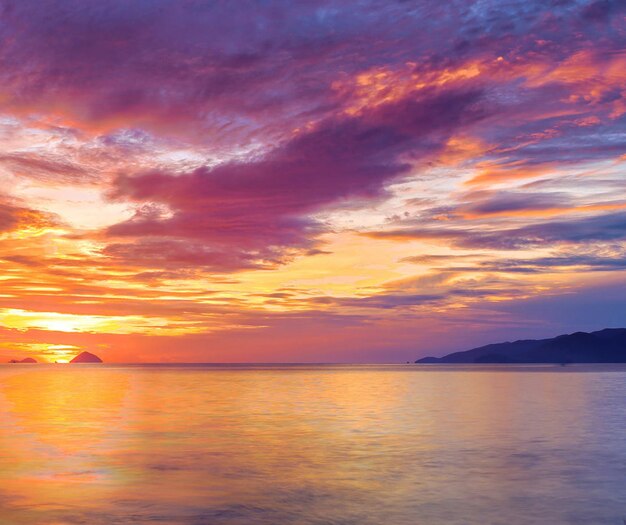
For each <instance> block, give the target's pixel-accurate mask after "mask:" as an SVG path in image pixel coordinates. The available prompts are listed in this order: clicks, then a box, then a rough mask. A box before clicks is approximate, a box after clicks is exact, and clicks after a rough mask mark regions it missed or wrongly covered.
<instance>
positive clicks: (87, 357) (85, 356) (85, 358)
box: [70, 352, 102, 363]
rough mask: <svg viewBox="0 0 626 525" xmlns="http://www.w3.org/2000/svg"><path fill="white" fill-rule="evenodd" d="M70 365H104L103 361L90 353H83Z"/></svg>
mask: <svg viewBox="0 0 626 525" xmlns="http://www.w3.org/2000/svg"><path fill="white" fill-rule="evenodd" d="M70 363H102V359H100V358H99V357H98V356H97V355H95V354H92V353H90V352H81V353H80V354H78V355H77V356H76V357H75V358H74V359H72V360H71V361H70Z"/></svg>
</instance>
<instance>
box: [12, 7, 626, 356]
mask: <svg viewBox="0 0 626 525" xmlns="http://www.w3.org/2000/svg"><path fill="white" fill-rule="evenodd" d="M0 42H1V46H0V361H6V360H8V359H11V358H24V357H29V356H30V357H34V358H36V359H38V360H40V361H49V362H54V361H61V362H63V361H67V360H69V359H71V357H73V356H74V355H75V354H77V353H79V352H80V351H83V350H87V351H90V352H93V353H96V354H97V355H99V356H100V357H101V358H103V359H104V360H105V361H107V362H391V363H395V362H405V361H409V360H410V361H413V360H414V359H417V358H419V357H422V356H424V355H441V354H444V353H447V352H450V351H454V350H462V349H467V348H471V347H472V346H477V345H480V344H487V343H491V342H499V341H506V340H514V339H520V338H539V337H550V336H554V335H558V334H560V333H567V332H574V331H578V330H584V331H589V330H596V329H601V328H605V327H619V326H626V3H625V2H623V1H621V0H596V1H589V0H522V1H517V0H507V1H502V0H476V1H473V2H472V1H467V0H449V1H446V2H434V1H431V0H428V1H426V0H422V1H419V0H418V1H395V2H394V1H391V0H385V1H378V0H369V1H365V0H346V1H333V2H326V1H322V0H318V1H306V0H303V1H301V2H292V1H280V2H279V1H260V0H259V1H256V2H251V1H245V0H241V1H237V2H228V1H193V0H175V1H164V0H149V1H148V0H135V1H133V2H127V1H125V0H102V1H99V2H85V1H84V0H62V1H54V0H36V1H34V0H19V1H10V0H7V1H3V2H2V3H0Z"/></svg>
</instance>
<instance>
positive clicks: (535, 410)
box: [0, 365, 626, 525]
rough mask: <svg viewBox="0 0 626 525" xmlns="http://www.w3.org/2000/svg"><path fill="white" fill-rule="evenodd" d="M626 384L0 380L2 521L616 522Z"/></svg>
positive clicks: (422, 373)
mask: <svg viewBox="0 0 626 525" xmlns="http://www.w3.org/2000/svg"><path fill="white" fill-rule="evenodd" d="M572 370H573V368H572ZM625 377H626V371H624V370H621V371H613V372H608V371H606V370H604V369H597V370H594V369H591V370H589V369H582V368H581V369H578V370H577V371H567V372H565V371H562V370H559V369H558V367H554V368H551V367H543V368H540V369H534V371H533V369H530V368H528V367H526V368H523V367H522V368H519V369H514V368H509V369H508V371H506V369H503V368H498V367H474V368H473V369H468V368H463V367H448V368H446V369H437V368H436V367H430V368H428V367H426V368H425V367H417V366H409V367H404V366H398V367H367V366H364V367H284V368H261V369H245V368H224V367H222V368H206V367H205V368H202V367H115V366H111V367H108V366H97V365H96V366H89V365H88V366H85V367H71V366H67V367H65V366H56V367H55V366H32V367H24V366H14V367H10V366H2V367H0V415H1V420H0V421H1V422H0V430H1V432H0V523H2V524H3V525H4V524H5V523H6V524H13V523H15V524H22V523H24V524H31V523H33V524H40V523H41V524H73V523H88V524H101V523H102V524H105V523H106V524H109V523H154V522H157V523H172V524H180V523H183V524H184V523H189V524H213V523H218V524H221V523H227V524H234V523H237V524H239V523H241V524H256V523H267V524H273V523H307V524H308V523H311V524H313V523H318V524H322V523H337V524H343V523H346V524H348V523H359V524H361V523H371V524H379V523H392V524H404V523H406V524H415V523H426V524H430V523H446V524H447V523H507V524H511V523H512V524H518V523H519V524H525V523H570V522H571V523H604V522H606V523H612V522H614V521H608V520H614V519H616V518H617V517H618V516H619V515H620V513H623V514H625V515H626V498H625V497H624V496H618V495H616V491H615V486H616V484H619V483H623V481H624V479H626V478H625V477H624V474H625V473H626V469H624V467H623V465H626V446H625V445H624V442H623V432H624V430H625V421H626V418H624V417H623V416H624V415H626V414H625V413H624V412H625V410H624V407H623V402H622V401H621V400H622V397H621V396H622V395H623V394H624V393H626V392H625V390H626V388H625V386H624V384H625V382H624V378H625ZM620 415H621V416H622V417H621V419H620V417H619V416H620ZM598 432H601V433H602V434H601V436H602V438H601V439H600V438H599V434H598ZM556 501H558V504H556V503H555V502H556ZM622 511H623V512H622ZM581 519H586V520H587V521H576V520H581ZM603 520H605V521H603Z"/></svg>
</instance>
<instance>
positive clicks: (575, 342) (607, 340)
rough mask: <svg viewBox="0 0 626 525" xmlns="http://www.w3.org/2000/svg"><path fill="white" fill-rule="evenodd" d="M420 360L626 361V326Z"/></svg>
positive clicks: (487, 361)
mask: <svg viewBox="0 0 626 525" xmlns="http://www.w3.org/2000/svg"><path fill="white" fill-rule="evenodd" d="M415 362H416V363H422V364H424V363H626V328H607V329H605V330H599V331H598V332H591V333H587V332H576V333H573V334H566V335H559V336H558V337H553V338H551V339H526V340H520V341H514V342H507V343H497V344H491V345H486V346H481V347H478V348H473V349H471V350H466V351H464V352H454V353H452V354H448V355H446V356H443V357H424V358H423V359H418V360H417V361H415Z"/></svg>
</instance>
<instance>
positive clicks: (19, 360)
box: [9, 357, 37, 364]
mask: <svg viewBox="0 0 626 525" xmlns="http://www.w3.org/2000/svg"><path fill="white" fill-rule="evenodd" d="M36 362H37V361H36V360H35V359H33V358H32V357H25V358H24V359H11V360H10V361H9V363H29V364H30V363H36Z"/></svg>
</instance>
